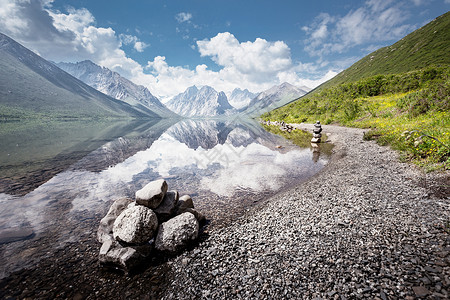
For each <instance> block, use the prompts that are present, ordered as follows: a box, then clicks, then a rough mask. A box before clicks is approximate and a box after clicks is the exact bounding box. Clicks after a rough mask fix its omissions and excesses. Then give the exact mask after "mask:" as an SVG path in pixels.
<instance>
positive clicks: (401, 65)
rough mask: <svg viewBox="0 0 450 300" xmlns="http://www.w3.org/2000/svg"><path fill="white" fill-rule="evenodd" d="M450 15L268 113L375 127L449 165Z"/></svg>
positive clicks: (407, 152) (391, 140)
mask: <svg viewBox="0 0 450 300" xmlns="http://www.w3.org/2000/svg"><path fill="white" fill-rule="evenodd" d="M449 34H450V14H449V13H446V14H445V15H443V16H441V17H439V18H437V19H435V20H433V21H432V22H430V23H429V24H427V25H425V26H424V27H422V28H421V29H418V30H416V31H415V32H413V33H411V34H410V35H408V36H406V37H405V38H403V39H402V40H400V41H399V42H397V43H395V44H394V45H392V46H390V47H385V48H382V49H379V50H377V51H375V52H373V53H372V54H370V55H368V56H367V57H365V58H363V59H361V60H360V61H358V62H357V63H355V64H354V65H353V66H351V67H350V68H348V69H347V70H345V71H343V72H342V73H340V74H339V75H338V76H336V77H335V78H334V79H332V80H330V81H328V82H327V83H325V84H323V85H322V86H320V87H319V88H317V89H316V90H314V91H313V92H311V93H309V94H307V95H306V96H304V97H301V98H300V99H298V100H296V101H294V102H292V103H290V104H288V105H286V106H284V107H281V108H279V109H276V110H273V111H271V112H268V113H265V114H263V115H262V116H261V118H262V119H264V120H272V121H274V120H278V121H285V122H290V123H301V122H310V123H312V122H315V121H316V120H320V121H321V122H322V123H325V124H341V125H345V126H353V127H360V128H371V129H372V130H371V131H369V132H368V133H367V134H366V138H367V139H371V138H374V139H377V140H378V141H379V142H380V143H382V144H390V145H391V146H392V147H393V148H395V149H399V150H401V152H402V154H403V155H402V157H403V158H404V159H405V160H412V161H414V162H416V163H418V164H420V165H424V166H426V167H427V169H436V168H445V169H449V168H450V80H449V79H450V59H449V55H448V49H450V35H449Z"/></svg>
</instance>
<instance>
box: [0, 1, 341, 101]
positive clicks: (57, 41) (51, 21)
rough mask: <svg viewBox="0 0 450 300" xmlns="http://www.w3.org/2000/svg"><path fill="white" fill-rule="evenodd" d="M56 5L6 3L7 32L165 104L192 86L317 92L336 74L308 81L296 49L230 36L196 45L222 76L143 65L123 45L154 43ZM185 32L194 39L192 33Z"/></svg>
mask: <svg viewBox="0 0 450 300" xmlns="http://www.w3.org/2000/svg"><path fill="white" fill-rule="evenodd" d="M51 2H52V1H51V0H48V1H42V2H41V1H39V0H20V1H14V0H0V28H2V29H1V30H2V32H3V33H5V34H7V35H9V36H11V37H12V38H13V39H15V40H16V41H18V42H19V43H21V44H23V45H25V46H26V47H28V48H30V49H32V50H33V51H35V52H37V53H38V54H39V55H41V56H43V57H44V58H46V59H49V60H53V61H72V62H75V61H81V60H86V59H90V60H92V61H93V62H95V63H97V64H99V65H102V66H104V67H107V68H109V69H111V70H114V71H116V72H118V73H120V74H121V75H122V76H125V77H127V78H128V79H130V80H132V81H134V82H136V83H137V84H141V85H144V86H146V87H148V88H149V89H150V91H151V92H152V93H153V94H155V95H156V96H158V97H161V98H162V100H163V101H164V100H168V98H170V97H172V96H175V95H176V94H178V93H181V92H183V91H184V90H185V89H186V88H187V87H189V86H192V85H198V86H202V85H210V86H212V87H214V88H215V89H217V90H219V91H225V92H228V91H231V90H233V89H234V88H242V89H245V88H247V89H249V90H251V91H253V92H259V91H263V90H265V89H268V88H270V87H272V86H273V85H275V84H281V83H283V82H284V81H288V82H289V83H291V84H294V85H298V86H300V85H306V86H308V87H311V88H312V87H315V86H316V85H317V84H318V83H321V82H322V81H323V80H325V79H326V78H329V76H330V74H334V73H333V72H331V73H330V72H329V73H327V74H325V75H324V76H322V77H323V78H317V74H318V72H317V69H315V70H313V72H312V73H313V75H316V77H315V78H308V79H302V77H301V76H300V75H299V74H302V73H303V72H305V71H306V72H307V73H311V70H312V69H313V68H311V66H308V65H302V64H300V63H297V62H293V61H292V59H291V50H290V48H289V47H288V45H287V44H286V43H284V42H283V41H267V40H265V39H261V38H256V39H255V40H254V41H244V42H240V41H238V40H237V39H236V37H235V36H234V35H233V34H231V33H229V32H224V33H219V34H217V35H216V36H214V37H212V38H210V39H205V40H202V41H197V43H196V45H194V46H193V49H197V50H198V51H199V54H200V56H203V57H209V58H211V60H212V61H214V62H215V63H216V64H217V65H218V66H219V67H220V69H219V70H217V71H213V70H211V69H209V68H208V66H206V65H204V64H201V65H198V66H194V67H192V68H188V67H181V66H171V65H169V64H168V62H167V61H166V58H165V57H164V56H156V57H155V58H154V59H153V60H152V61H149V62H148V64H147V65H146V66H142V65H140V64H139V63H138V62H136V61H135V60H133V59H131V58H130V57H129V56H127V54H126V53H125V51H124V50H123V49H122V46H123V45H131V46H132V47H133V48H134V49H135V50H136V51H138V52H142V51H144V49H145V48H146V47H148V46H149V45H148V44H146V43H145V42H143V41H141V40H140V39H139V38H138V37H136V36H134V35H129V34H119V33H117V32H116V31H115V30H114V29H113V28H111V27H108V28H105V27H97V26H96V20H95V17H94V16H93V15H92V14H91V12H90V11H88V10H87V9H84V8H81V9H74V8H68V9H67V11H66V12H61V11H57V10H54V9H52V7H51ZM176 19H177V21H179V22H180V23H189V24H191V25H192V22H191V19H192V14H190V13H180V14H178V15H177V18H176ZM327 22H330V21H327ZM181 30H182V29H180V33H182V34H183V35H184V36H188V33H189V31H186V30H185V29H184V30H183V31H181ZM311 30H312V29H311ZM321 30H322V31H320V30H319V31H317V33H316V35H315V36H316V37H317V38H321V37H323V36H324V35H325V33H326V32H325V29H321ZM319 77H320V76H319Z"/></svg>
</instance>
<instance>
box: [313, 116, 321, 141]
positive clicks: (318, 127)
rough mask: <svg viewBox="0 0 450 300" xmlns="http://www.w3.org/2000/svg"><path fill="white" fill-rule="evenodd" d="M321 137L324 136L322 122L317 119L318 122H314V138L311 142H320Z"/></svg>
mask: <svg viewBox="0 0 450 300" xmlns="http://www.w3.org/2000/svg"><path fill="white" fill-rule="evenodd" d="M321 138H322V125H321V124H320V121H317V122H316V124H314V129H313V138H312V139H311V143H320V139H321Z"/></svg>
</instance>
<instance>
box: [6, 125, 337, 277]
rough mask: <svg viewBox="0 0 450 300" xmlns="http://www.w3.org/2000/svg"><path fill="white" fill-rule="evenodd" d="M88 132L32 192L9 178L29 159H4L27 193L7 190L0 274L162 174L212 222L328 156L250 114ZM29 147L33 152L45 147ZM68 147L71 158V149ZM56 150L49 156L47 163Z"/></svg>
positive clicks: (74, 236)
mask: <svg viewBox="0 0 450 300" xmlns="http://www.w3.org/2000/svg"><path fill="white" fill-rule="evenodd" d="M83 126H84V125H83ZM83 128H84V127H83ZM118 128H120V130H119V129H118ZM72 129H74V128H72ZM74 130H75V129H74ZM88 132H89V134H87V136H86V139H85V140H83V139H82V138H81V137H78V139H79V141H78V142H77V143H76V144H77V145H82V146H83V147H84V148H83V149H84V152H80V151H79V150H78V149H76V145H71V147H70V150H71V151H72V152H73V153H82V155H79V156H76V157H75V158H76V160H75V161H74V160H73V159H72V160H71V159H67V160H65V161H64V163H60V164H57V167H56V169H55V170H54V173H51V174H52V177H51V178H49V179H46V180H43V181H42V184H40V185H38V186H35V184H33V185H32V189H29V190H28V189H27V188H26V185H27V182H26V179H27V177H23V176H18V178H19V179H20V180H17V182H12V181H13V180H14V178H15V177H14V176H13V175H11V174H13V173H14V168H13V166H14V165H17V166H19V167H18V169H17V173H20V172H22V171H23V170H22V169H21V168H20V167H21V166H22V165H23V162H21V161H20V160H18V159H17V160H16V161H15V162H14V164H13V163H8V164H6V163H5V162H4V160H2V161H1V166H2V167H4V166H5V165H7V166H8V172H9V173H8V174H9V175H8V176H9V179H8V180H10V182H12V183H13V184H15V185H19V186H20V185H24V187H23V188H21V189H19V190H21V191H27V192H26V193H18V194H17V193H16V195H14V194H13V193H8V190H7V189H6V190H5V189H4V190H3V193H0V265H1V266H2V267H0V277H3V276H5V275H7V274H8V273H9V272H11V271H12V270H14V269H17V268H21V267H24V266H27V265H30V264H32V263H33V262H35V261H38V260H39V259H40V256H42V255H45V253H47V255H48V253H51V251H54V249H56V248H58V247H62V246H63V245H64V244H65V243H69V242H79V241H83V240H86V239H94V238H95V234H92V233H93V232H94V233H95V231H96V226H97V224H98V222H99V220H100V218H101V217H102V216H103V215H104V214H105V213H106V211H107V210H108V208H109V206H110V204H111V203H112V201H114V200H116V199H120V198H123V197H134V192H135V191H136V190H138V189H140V188H141V187H143V186H144V185H145V184H146V183H147V182H149V181H152V180H155V179H158V178H165V179H166V180H167V182H168V184H169V188H170V189H177V190H178V191H179V192H180V194H181V195H184V194H189V195H191V196H192V197H193V199H194V203H195V206H196V208H197V209H198V210H199V211H201V212H202V213H204V214H205V215H206V216H207V218H208V219H209V220H211V225H212V226H214V225H220V224H222V223H226V222H229V221H230V220H233V219H234V218H236V217H237V216H239V214H240V213H241V212H242V211H244V210H245V209H246V208H248V206H249V205H251V204H253V203H255V202H258V201H261V200H264V199H267V198H268V197H270V196H271V195H273V194H275V193H277V192H279V191H280V190H283V189H286V188H288V187H290V186H292V185H294V184H297V183H298V182H300V181H302V180H304V179H306V178H308V177H310V176H312V175H313V174H315V173H316V172H317V171H319V170H320V169H321V168H322V167H323V166H324V165H325V164H326V162H327V159H328V155H326V153H325V154H324V155H320V157H318V156H317V150H314V151H316V152H315V154H314V153H313V151H312V149H308V148H306V149H302V148H299V147H298V146H296V145H294V144H292V143H291V142H289V141H287V140H285V139H284V138H282V137H279V136H276V135H273V134H271V133H268V132H267V131H265V130H264V129H263V128H262V127H261V126H260V125H259V124H257V123H256V122H255V121H253V120H240V121H236V120H233V121H228V120H222V121H218V120H182V121H179V122H178V123H176V124H173V122H171V121H167V120H166V121H165V120H161V121H159V122H152V123H148V124H143V123H137V124H128V123H127V124H125V126H117V125H114V128H110V129H108V128H104V130H103V132H106V133H108V134H105V136H104V138H102V137H101V136H96V137H95V138H93V137H92V133H91V132H90V131H88ZM111 132H113V133H115V134H111ZM114 135H115V136H114ZM54 136H59V135H54ZM62 136H63V135H62ZM62 139H63V140H64V138H62ZM36 140H38V138H36ZM87 141H88V142H87ZM51 142H52V143H55V144H57V143H58V140H54V139H53V140H51ZM87 144H88V145H89V147H86V145H87ZM29 146H30V149H28V151H39V149H37V148H36V146H35V145H34V146H32V145H29ZM94 147H96V148H95V149H92V148H94ZM4 150H5V149H2V151H4ZM6 151H10V152H11V150H8V149H6ZM86 152H88V153H86ZM65 153H66V155H65V156H68V157H70V153H71V152H70V151H66V152H65ZM58 155H61V153H56V154H55V156H54V157H51V155H49V156H48V157H46V159H47V161H46V164H45V168H46V169H50V170H51V168H52V162H54V161H55V157H58ZM38 171H39V170H37V171H36V170H34V171H33V172H38ZM24 233H25V234H24ZM31 233H32V234H31ZM14 235H16V236H14ZM21 235H23V236H21ZM25 238H28V239H25ZM36 241H38V242H39V241H40V242H39V243H36ZM37 244H38V245H39V246H36V245H37Z"/></svg>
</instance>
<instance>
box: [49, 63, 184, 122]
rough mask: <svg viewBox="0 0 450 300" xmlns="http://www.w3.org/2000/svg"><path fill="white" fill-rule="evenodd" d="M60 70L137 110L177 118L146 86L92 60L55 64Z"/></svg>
mask: <svg viewBox="0 0 450 300" xmlns="http://www.w3.org/2000/svg"><path fill="white" fill-rule="evenodd" d="M55 64H56V65H57V66H58V67H59V68H61V69H62V70H64V71H66V72H67V73H69V74H71V75H72V76H74V77H76V78H78V79H80V80H81V81H83V82H84V83H86V84H87V85H89V86H91V87H93V88H95V89H96V90H99V91H100V92H102V93H104V94H106V95H108V96H111V97H113V98H115V99H118V100H122V101H124V102H126V103H128V104H130V105H132V106H133V107H135V108H136V109H138V110H140V109H141V108H142V107H144V108H146V109H150V110H152V111H154V112H155V113H157V114H158V115H159V116H161V117H175V116H176V114H175V113H173V112H172V111H170V110H169V109H168V108H167V107H166V106H165V105H164V104H162V103H161V102H160V101H159V100H158V98H156V97H155V96H153V95H152V93H151V92H150V91H149V90H148V89H147V88H146V87H144V86H142V85H137V84H135V83H133V82H131V81H130V80H128V79H126V78H124V77H122V76H121V75H120V74H119V73H116V72H113V71H111V70H110V69H108V68H105V67H101V66H99V65H97V64H95V63H93V62H92V61H90V60H85V61H82V62H77V63H65V62H60V63H55Z"/></svg>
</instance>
